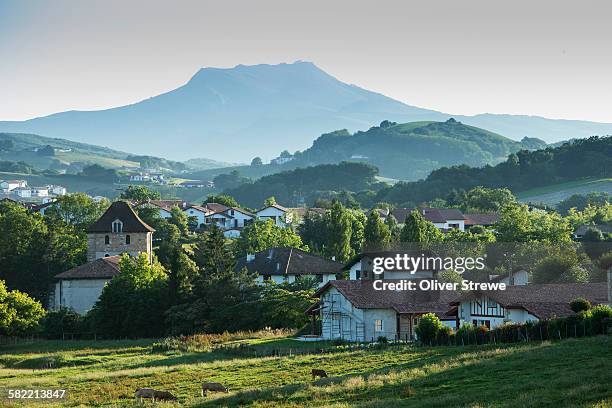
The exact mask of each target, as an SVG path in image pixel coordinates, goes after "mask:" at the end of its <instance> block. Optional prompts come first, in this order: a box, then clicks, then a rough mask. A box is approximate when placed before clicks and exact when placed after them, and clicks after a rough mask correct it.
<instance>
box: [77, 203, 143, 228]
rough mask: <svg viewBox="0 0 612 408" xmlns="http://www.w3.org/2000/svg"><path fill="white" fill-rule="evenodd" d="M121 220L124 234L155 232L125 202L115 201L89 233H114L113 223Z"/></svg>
mask: <svg viewBox="0 0 612 408" xmlns="http://www.w3.org/2000/svg"><path fill="white" fill-rule="evenodd" d="M115 220H119V221H121V222H122V223H123V231H122V232H127V233H129V232H153V231H155V230H154V229H153V228H152V227H150V226H149V225H147V224H146V223H145V222H144V221H143V220H141V219H140V217H138V215H136V213H135V212H134V210H133V209H132V207H131V206H130V205H129V204H128V203H126V202H125V201H115V202H114V203H112V204H111V205H110V207H108V209H107V210H106V211H105V212H104V214H102V216H101V217H100V219H98V221H96V222H94V223H93V224H91V225H90V226H89V228H88V229H87V232H99V233H104V232H109V233H110V232H112V223H113V221H115Z"/></svg>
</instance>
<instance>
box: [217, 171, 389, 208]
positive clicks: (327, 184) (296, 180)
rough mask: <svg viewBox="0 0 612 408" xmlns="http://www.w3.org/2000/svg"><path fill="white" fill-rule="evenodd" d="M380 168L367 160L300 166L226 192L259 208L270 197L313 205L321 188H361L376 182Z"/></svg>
mask: <svg viewBox="0 0 612 408" xmlns="http://www.w3.org/2000/svg"><path fill="white" fill-rule="evenodd" d="M377 174H378V170H377V169H376V168H375V167H373V166H370V165H367V164H363V163H348V162H344V163H340V164H336V165H332V164H329V165H321V166H315V167H306V168H299V169H295V170H291V171H285V172H282V173H277V174H272V175H270V176H265V177H262V178H260V179H259V180H257V181H255V182H254V183H249V184H243V185H241V186H239V187H236V188H230V189H228V190H227V191H226V192H227V194H230V195H231V196H233V197H235V198H236V199H237V200H238V201H239V202H241V203H243V204H244V205H246V206H248V207H253V208H256V207H257V206H259V205H261V203H263V202H264V200H265V199H266V198H268V197H270V196H274V197H276V201H277V202H279V203H280V204H282V205H286V206H292V205H293V206H295V205H297V202H298V201H301V199H304V200H305V201H306V203H308V204H312V203H314V201H315V200H316V198H318V193H317V192H321V191H341V190H349V191H360V190H365V189H367V188H368V187H370V186H371V185H373V184H374V183H376V180H375V178H374V177H375V176H376V175H377Z"/></svg>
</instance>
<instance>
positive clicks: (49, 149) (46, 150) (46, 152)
mask: <svg viewBox="0 0 612 408" xmlns="http://www.w3.org/2000/svg"><path fill="white" fill-rule="evenodd" d="M36 153H37V154H38V155H39V156H55V149H54V148H53V146H50V145H46V146H44V147H41V148H39V149H38V151H37V152H36Z"/></svg>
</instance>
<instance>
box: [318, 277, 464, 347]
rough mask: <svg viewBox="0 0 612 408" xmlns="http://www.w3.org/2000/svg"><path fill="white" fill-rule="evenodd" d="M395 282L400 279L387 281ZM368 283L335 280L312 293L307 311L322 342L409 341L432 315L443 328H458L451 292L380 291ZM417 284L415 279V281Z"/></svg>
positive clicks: (455, 293)
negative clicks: (313, 315) (312, 302)
mask: <svg viewBox="0 0 612 408" xmlns="http://www.w3.org/2000/svg"><path fill="white" fill-rule="evenodd" d="M385 281H386V282H389V283H397V282H400V281H399V280H387V279H385ZM373 282H374V281H371V280H334V281H330V282H328V283H327V284H326V285H325V286H323V287H322V288H321V289H319V291H318V292H317V293H316V294H315V296H316V297H318V298H319V302H318V304H316V306H315V307H313V308H311V309H310V310H309V312H310V313H317V314H318V317H319V319H320V320H321V333H320V336H321V338H323V339H326V340H330V339H344V340H348V341H357V342H364V341H376V340H377V339H378V338H379V337H385V338H387V339H388V340H394V339H397V340H411V339H414V338H415V335H416V333H415V327H416V325H417V324H418V321H419V318H420V316H421V315H423V314H425V313H435V314H436V315H437V316H438V317H439V318H440V320H441V321H442V323H443V324H444V325H447V326H449V327H452V328H456V327H457V318H456V316H455V315H454V314H453V313H452V312H450V313H449V309H450V307H449V303H450V302H451V301H452V300H454V299H456V298H457V295H458V294H457V292H454V291H447V290H443V291H421V290H403V291H397V290H381V291H377V290H375V289H374V285H373ZM415 282H418V280H415Z"/></svg>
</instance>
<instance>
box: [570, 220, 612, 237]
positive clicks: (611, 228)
mask: <svg viewBox="0 0 612 408" xmlns="http://www.w3.org/2000/svg"><path fill="white" fill-rule="evenodd" d="M589 228H593V229H596V230H599V231H601V233H602V234H612V224H599V225H595V224H582V225H580V226H579V227H578V228H576V231H574V238H575V239H582V237H583V236H584V234H585V233H586V232H587V231H588V230H589Z"/></svg>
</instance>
